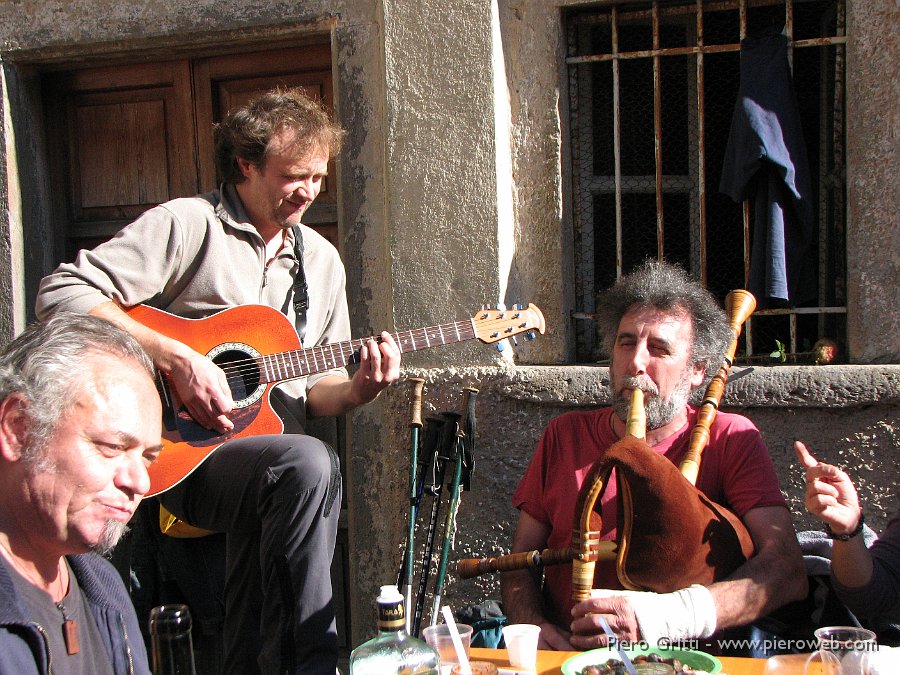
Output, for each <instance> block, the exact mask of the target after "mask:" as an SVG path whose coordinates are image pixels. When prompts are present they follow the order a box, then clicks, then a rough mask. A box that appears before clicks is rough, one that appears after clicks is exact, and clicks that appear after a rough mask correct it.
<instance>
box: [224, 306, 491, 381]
mask: <svg viewBox="0 0 900 675" xmlns="http://www.w3.org/2000/svg"><path fill="white" fill-rule="evenodd" d="M450 327H452V328H453V330H454V331H455V333H456V334H457V335H458V336H459V340H467V339H470V338H471V337H474V335H475V333H474V330H473V329H472V326H471V323H470V322H469V321H468V320H466V321H456V322H453V323H449V324H442V325H438V326H429V327H426V328H416V329H413V330H409V331H403V332H401V333H394V334H393V337H394V339H395V340H396V341H397V342H399V343H400V345H401V347H403V346H408V345H410V344H412V345H413V346H416V345H417V340H416V337H419V338H420V339H419V340H418V342H420V343H421V342H423V341H424V343H425V344H424V345H422V346H436V344H438V343H439V344H448V342H447V340H446V339H445V337H444V329H447V328H450ZM461 329H465V330H461ZM432 339H435V345H432V344H431V342H432ZM369 340H375V342H377V343H381V342H383V340H382V338H381V336H378V335H376V336H370V337H367V338H357V339H355V340H348V341H346V342H338V343H332V344H331V345H321V346H316V347H308V348H306V349H294V350H289V351H286V352H281V353H280V354H264V355H262V356H259V357H248V358H245V359H237V360H235V361H229V362H228V363H226V364H224V365H223V366H221V368H222V370H223V371H224V372H225V375H226V379H227V380H228V382H229V383H230V382H232V381H238V380H242V379H243V376H245V375H253V374H255V373H257V372H264V371H265V367H266V365H268V366H269V367H271V366H275V367H276V368H277V369H278V370H283V369H285V368H290V369H291V370H297V371H299V373H300V374H299V375H297V376H296V377H302V376H303V375H305V374H309V373H312V372H318V371H315V370H313V368H310V358H309V356H308V355H309V354H312V363H313V364H314V366H315V367H316V368H317V367H318V363H319V360H321V361H322V362H324V363H325V364H326V368H325V369H327V368H328V367H337V366H338V363H337V359H335V358H334V357H335V355H336V354H339V355H340V357H341V358H342V359H344V363H343V364H340V365H344V364H346V363H358V359H359V350H360V349H361V348H362V346H363V344H365V343H366V342H368V341H369ZM459 340H457V341H459ZM417 348H418V349H421V348H422V347H421V346H417ZM348 349H349V351H348ZM401 351H403V350H402V349H401ZM329 354H330V355H331V361H332V363H333V364H334V365H333V366H328V355H329ZM317 355H319V356H320V357H321V359H320V358H317ZM276 357H281V358H282V359H283V360H284V361H285V363H277V362H272V359H273V358H276ZM266 361H268V362H269V363H268V364H265V362H266ZM261 362H263V364H264V365H263V366H261V365H260V363H261ZM304 364H305V368H304V367H303V365H304ZM323 370H324V369H323ZM278 379H292V378H276V380H278ZM260 380H261V381H269V380H268V378H267V377H260Z"/></svg>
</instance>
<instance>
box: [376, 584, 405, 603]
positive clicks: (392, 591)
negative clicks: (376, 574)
mask: <svg viewBox="0 0 900 675" xmlns="http://www.w3.org/2000/svg"><path fill="white" fill-rule="evenodd" d="M401 600H403V596H402V595H401V594H400V591H399V590H398V588H397V586H396V584H391V585H389V586H382V587H381V595H379V596H378V602H400V601H401Z"/></svg>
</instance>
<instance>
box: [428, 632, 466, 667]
mask: <svg viewBox="0 0 900 675" xmlns="http://www.w3.org/2000/svg"><path fill="white" fill-rule="evenodd" d="M456 629H457V630H458V631H459V639H460V642H462V646H463V649H464V650H465V652H466V657H467V658H468V656H469V647H471V646H472V626H468V625H466V624H464V623H458V624H456ZM422 637H423V638H424V640H425V642H427V643H428V644H429V645H431V648H432V649H434V650H435V651H436V652H437V653H438V654H439V655H440V657H441V664H443V665H449V664H451V663H459V659H458V658H456V648H455V647H454V646H453V638H452V637H450V626H448V625H447V624H445V623H441V624H437V625H436V626H428V627H427V628H423V629H422Z"/></svg>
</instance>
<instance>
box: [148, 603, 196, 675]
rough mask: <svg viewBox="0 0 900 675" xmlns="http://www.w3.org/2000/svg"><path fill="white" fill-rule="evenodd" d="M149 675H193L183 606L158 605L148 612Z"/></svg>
mask: <svg viewBox="0 0 900 675" xmlns="http://www.w3.org/2000/svg"><path fill="white" fill-rule="evenodd" d="M150 647H151V652H152V658H153V663H152V666H153V675H196V671H195V670H194V646H193V642H192V640H191V612H190V610H188V608H187V605H160V606H159V607H154V608H153V609H151V610H150Z"/></svg>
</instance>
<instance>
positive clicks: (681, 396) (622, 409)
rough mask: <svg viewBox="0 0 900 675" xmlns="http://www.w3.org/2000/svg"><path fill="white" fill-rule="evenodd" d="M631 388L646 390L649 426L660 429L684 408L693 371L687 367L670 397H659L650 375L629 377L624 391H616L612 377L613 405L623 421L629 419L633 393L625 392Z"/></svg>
mask: <svg viewBox="0 0 900 675" xmlns="http://www.w3.org/2000/svg"><path fill="white" fill-rule="evenodd" d="M629 389H640V390H641V391H643V392H644V411H645V412H646V415H647V428H648V429H659V428H661V427H664V426H666V425H667V424H668V423H669V422H671V421H672V420H673V419H675V417H676V416H677V415H678V413H679V412H681V411H682V410H684V408H685V406H686V405H687V402H688V399H689V398H690V396H691V371H690V369H685V371H684V374H683V375H682V377H681V380H680V381H679V382H678V384H677V385H676V386H675V390H674V391H673V392H672V393H671V394H670V395H669V398H667V399H662V398H660V397H659V389H658V388H657V386H656V384H655V383H654V382H653V381H652V380H651V379H650V378H649V377H646V376H645V377H629V378H626V379H625V381H624V382H623V383H622V391H616V389H615V385H614V384H613V382H612V379H610V382H609V390H610V394H611V395H612V407H613V410H614V411H615V413H616V415H618V417H619V419H620V420H622V421H623V422H627V421H628V409H629V408H630V407H631V395H630V393H629V394H624V393H623V392H626V391H628V390H629Z"/></svg>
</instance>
